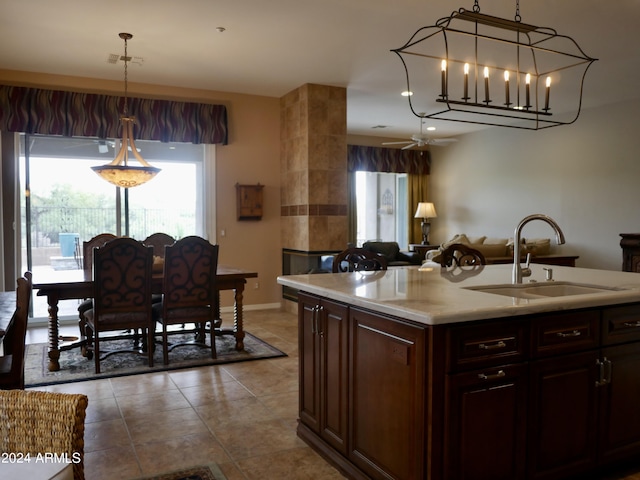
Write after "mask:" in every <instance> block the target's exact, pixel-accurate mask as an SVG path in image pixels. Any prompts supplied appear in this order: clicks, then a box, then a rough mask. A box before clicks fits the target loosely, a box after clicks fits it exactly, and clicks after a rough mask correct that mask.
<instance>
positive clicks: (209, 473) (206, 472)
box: [138, 464, 227, 480]
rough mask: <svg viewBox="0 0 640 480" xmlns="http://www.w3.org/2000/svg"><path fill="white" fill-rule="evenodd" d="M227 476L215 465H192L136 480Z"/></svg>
mask: <svg viewBox="0 0 640 480" xmlns="http://www.w3.org/2000/svg"><path fill="white" fill-rule="evenodd" d="M226 478H227V477H225V476H224V474H223V473H222V472H221V471H220V468H218V466H217V465H215V464H213V465H207V466H203V467H192V468H185V469H182V470H177V471H175V472H171V473H163V474H161V475H154V476H152V477H143V478H140V479H138V480H226Z"/></svg>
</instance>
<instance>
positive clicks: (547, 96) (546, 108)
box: [544, 77, 551, 112]
mask: <svg viewBox="0 0 640 480" xmlns="http://www.w3.org/2000/svg"><path fill="white" fill-rule="evenodd" d="M549 90H551V77H547V88H545V92H544V111H545V112H546V111H548V110H549Z"/></svg>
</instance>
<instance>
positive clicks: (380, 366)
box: [349, 307, 428, 479]
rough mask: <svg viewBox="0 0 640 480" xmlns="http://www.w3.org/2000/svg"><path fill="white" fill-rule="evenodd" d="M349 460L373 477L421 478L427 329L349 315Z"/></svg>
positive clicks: (373, 316) (371, 316)
mask: <svg viewBox="0 0 640 480" xmlns="http://www.w3.org/2000/svg"><path fill="white" fill-rule="evenodd" d="M349 319H350V327H351V352H350V362H349V365H350V381H351V391H350V395H349V400H350V406H349V412H350V416H349V418H350V420H349V421H350V428H349V432H350V452H349V458H350V460H351V461H352V462H353V463H354V464H355V465H356V466H358V467H359V468H360V469H361V470H362V471H363V472H365V473H366V475H367V476H368V477H370V478H372V479H390V478H397V479H420V478H423V477H424V474H423V470H424V456H425V441H424V439H425V385H426V379H425V358H424V355H425V353H424V352H425V345H426V338H427V334H428V333H427V332H428V330H427V329H426V328H425V327H420V326H414V325H411V324H409V323H405V322H401V321H398V320H395V319H391V318H387V317H384V316H380V315H378V314H374V313H370V312H365V311H362V310H359V309H357V308H353V307H352V308H351V309H350V311H349Z"/></svg>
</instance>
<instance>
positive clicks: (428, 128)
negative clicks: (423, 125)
mask: <svg viewBox="0 0 640 480" xmlns="http://www.w3.org/2000/svg"><path fill="white" fill-rule="evenodd" d="M435 129H436V127H427V130H429V131H430V132H433V131H434V130H435Z"/></svg>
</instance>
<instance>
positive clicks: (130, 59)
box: [107, 53, 144, 65]
mask: <svg viewBox="0 0 640 480" xmlns="http://www.w3.org/2000/svg"><path fill="white" fill-rule="evenodd" d="M124 59H125V56H124V55H119V54H117V53H110V54H109V56H108V57H107V63H110V64H112V65H115V64H117V63H118V62H120V61H122V62H124ZM127 62H130V63H136V64H138V65H142V64H143V63H144V58H142V57H127Z"/></svg>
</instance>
